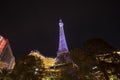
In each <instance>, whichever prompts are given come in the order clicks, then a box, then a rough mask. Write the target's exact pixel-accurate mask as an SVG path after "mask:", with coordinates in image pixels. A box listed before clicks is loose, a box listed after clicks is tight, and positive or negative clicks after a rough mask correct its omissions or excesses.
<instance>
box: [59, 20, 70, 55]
mask: <svg viewBox="0 0 120 80" xmlns="http://www.w3.org/2000/svg"><path fill="white" fill-rule="evenodd" d="M63 26H64V23H63V22H62V19H60V20H59V29H60V30H59V47H58V53H59V52H69V50H68V47H67V43H66V39H65V34H64V28H63Z"/></svg>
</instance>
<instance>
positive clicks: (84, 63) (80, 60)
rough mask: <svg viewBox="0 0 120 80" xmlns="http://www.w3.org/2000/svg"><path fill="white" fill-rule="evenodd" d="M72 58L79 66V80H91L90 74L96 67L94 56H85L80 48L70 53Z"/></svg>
mask: <svg viewBox="0 0 120 80" xmlns="http://www.w3.org/2000/svg"><path fill="white" fill-rule="evenodd" d="M70 57H71V58H72V60H73V62H74V63H75V64H76V65H77V66H78V69H77V70H78V71H77V74H78V78H81V80H89V79H90V76H91V74H90V72H91V69H92V67H93V65H95V63H96V60H95V58H94V57H93V56H91V55H87V54H85V53H84V52H83V51H81V50H80V49H79V48H76V49H74V50H72V51H71V52H70Z"/></svg>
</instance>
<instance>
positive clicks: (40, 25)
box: [0, 0, 120, 57]
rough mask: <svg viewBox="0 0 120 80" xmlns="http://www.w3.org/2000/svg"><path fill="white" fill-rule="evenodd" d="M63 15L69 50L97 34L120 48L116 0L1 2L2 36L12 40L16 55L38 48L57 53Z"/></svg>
mask: <svg viewBox="0 0 120 80" xmlns="http://www.w3.org/2000/svg"><path fill="white" fill-rule="evenodd" d="M50 1H52V0H50ZM60 18H61V19H62V20H63V22H64V30H65V34H66V40H67V44H68V47H69V50H72V49H74V48H79V47H80V46H81V44H82V43H83V42H84V41H86V40H88V39H91V38H95V37H97V38H103V39H104V40H105V41H107V42H108V43H110V44H111V45H113V46H114V47H117V48H120V8H119V3H118V2H116V0H112V1H110V0H108V1H107V0H103V1H102V0H88V1H87V0H79V2H75V1H74V2H70V1H69V2H64V1H62V0H59V1H56V2H40V0H39V1H35V0H32V1H31V0H30V1H29V2H25V1H22V0H20V1H17V0H16V1H11V0H9V1H5V0H4V1H2V2H1V1H0V35H2V36H4V37H5V38H7V39H9V41H10V45H11V47H12V50H13V53H14V55H15V57H19V56H22V55H25V54H28V53H29V52H30V51H31V50H34V49H36V50H39V51H40V52H41V53H42V54H43V55H45V56H56V52H57V49H58V37H59V26H58V21H59V19H60Z"/></svg>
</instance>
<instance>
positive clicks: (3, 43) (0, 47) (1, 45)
mask: <svg viewBox="0 0 120 80" xmlns="http://www.w3.org/2000/svg"><path fill="white" fill-rule="evenodd" d="M5 44H6V40H5V39H3V40H2V42H1V44H0V54H1V52H2V50H3V48H4V47H5Z"/></svg>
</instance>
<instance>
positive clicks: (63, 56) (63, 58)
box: [56, 19, 73, 64]
mask: <svg viewBox="0 0 120 80" xmlns="http://www.w3.org/2000/svg"><path fill="white" fill-rule="evenodd" d="M63 26H64V23H63V22H62V19H60V20H59V47H58V51H57V57H56V64H64V63H73V61H72V59H71V58H70V57H69V50H68V47H67V42H66V38H65V34H64V28H63Z"/></svg>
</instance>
